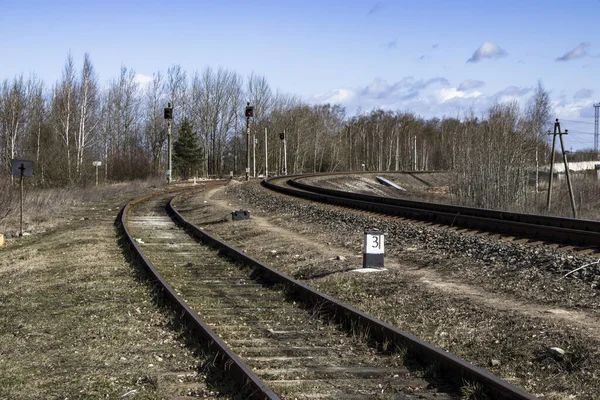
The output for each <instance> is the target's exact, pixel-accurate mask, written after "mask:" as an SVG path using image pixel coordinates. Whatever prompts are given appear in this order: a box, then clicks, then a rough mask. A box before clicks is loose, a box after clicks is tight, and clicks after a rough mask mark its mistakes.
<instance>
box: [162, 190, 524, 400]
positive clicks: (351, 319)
mask: <svg viewBox="0 0 600 400" xmlns="http://www.w3.org/2000/svg"><path fill="white" fill-rule="evenodd" d="M167 212H168V213H169V214H170V215H171V217H172V218H173V219H174V220H175V221H176V222H177V223H178V224H179V225H180V226H182V227H184V228H185V229H186V230H187V231H188V232H190V233H191V234H192V235H193V236H195V237H196V238H198V239H199V240H201V241H202V242H204V243H205V244H207V245H208V246H210V247H212V248H214V249H217V250H218V251H219V252H220V253H222V254H224V255H225V256H227V257H229V258H230V259H232V260H233V261H237V262H239V263H241V264H243V265H245V266H248V267H250V268H252V269H253V270H254V271H255V273H258V274H259V275H260V276H261V278H262V279H264V280H265V281H267V282H270V283H273V284H282V285H284V287H286V289H287V291H288V293H289V294H290V295H292V296H294V298H296V299H298V300H299V301H301V302H303V303H304V304H305V305H307V306H312V307H315V308H318V309H319V313H320V314H321V315H323V316H326V317H328V318H331V319H332V320H335V321H337V322H338V323H341V324H342V325H343V326H346V327H348V328H359V329H360V330H361V331H362V332H364V333H365V334H366V335H368V337H370V338H371V339H373V340H375V341H376V342H378V343H389V344H392V345H397V346H400V347H403V348H406V349H407V351H408V353H409V354H410V355H411V356H413V357H414V358H415V359H417V360H419V361H420V362H422V363H425V364H426V363H435V364H436V365H438V366H439V367H440V370H441V371H442V373H443V374H444V375H446V376H447V377H449V378H450V379H451V380H452V381H453V382H454V383H455V384H456V385H457V387H459V388H460V387H461V386H463V385H464V384H465V383H466V382H470V383H479V384H481V385H482V386H483V388H484V390H485V392H486V394H487V395H488V398H490V399H498V400H517V399H520V400H525V399H527V400H533V399H536V397H534V396H532V395H530V394H528V393H526V392H525V391H523V390H522V389H520V388H517V387H516V386H513V385H511V384H509V383H508V382H506V381H504V380H502V379H500V378H498V377H497V376H495V375H492V374H490V373H489V372H487V371H485V370H483V369H481V368H479V367H476V366H474V365H472V364H470V363H468V362H466V361H465V360H463V359H461V358H459V357H457V356H455V355H453V354H450V353H447V352H446V351H444V350H442V349H440V348H438V347H435V346H433V345H432V344H430V343H427V342H425V341H423V340H421V339H419V338H417V337H416V336H413V335H411V334H410V333H407V332H404V331H402V330H400V329H398V328H395V327H393V326H391V325H389V324H387V323H385V322H383V321H381V320H378V319H376V318H373V317H371V316H370V315H367V314H365V313H363V312H362V311H359V310H357V309H355V308H353V307H351V306H349V305H346V304H344V303H342V302H340V301H339V300H336V299H335V298H333V297H331V296H328V295H326V294H323V293H321V292H319V291H317V290H315V289H313V288H311V287H310V286H307V285H305V284H303V283H301V282H299V281H296V280H295V279H292V278H290V277H288V276H287V275H284V274H282V273H281V272H279V271H277V270H275V269H273V268H271V267H270V266H268V265H267V264H265V263H263V262H261V261H259V260H257V259H255V258H253V257H251V256H249V255H248V254H246V253H244V252H243V251H241V250H239V249H237V248H235V247H233V246H230V245H229V244H227V243H226V242H224V241H222V240H220V239H218V238H216V237H214V236H212V235H211V234H209V233H208V232H206V231H204V230H203V229H201V228H199V227H197V226H196V225H194V224H192V223H191V222H189V221H188V220H186V219H185V218H184V217H183V216H182V215H181V214H179V213H178V212H177V210H176V209H175V207H174V206H173V200H171V201H170V202H169V204H168V205H167Z"/></svg>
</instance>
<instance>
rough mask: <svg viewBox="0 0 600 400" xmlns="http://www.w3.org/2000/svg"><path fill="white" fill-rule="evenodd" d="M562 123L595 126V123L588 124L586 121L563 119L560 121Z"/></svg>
mask: <svg viewBox="0 0 600 400" xmlns="http://www.w3.org/2000/svg"><path fill="white" fill-rule="evenodd" d="M560 122H573V123H576V124H586V125H594V123H593V122H586V121H572V120H570V119H562V118H561V119H560Z"/></svg>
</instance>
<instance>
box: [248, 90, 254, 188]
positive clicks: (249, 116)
mask: <svg viewBox="0 0 600 400" xmlns="http://www.w3.org/2000/svg"><path fill="white" fill-rule="evenodd" d="M253 116H254V107H252V106H251V105H250V102H247V103H246V182H248V181H249V180H250V118H252V117H253Z"/></svg>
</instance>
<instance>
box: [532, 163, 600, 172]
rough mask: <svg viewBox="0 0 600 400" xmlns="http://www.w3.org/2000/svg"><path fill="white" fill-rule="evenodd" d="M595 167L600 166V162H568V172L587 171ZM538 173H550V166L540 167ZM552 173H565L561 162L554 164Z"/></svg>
mask: <svg viewBox="0 0 600 400" xmlns="http://www.w3.org/2000/svg"><path fill="white" fill-rule="evenodd" d="M596 165H598V166H600V161H578V162H569V171H575V172H578V171H587V170H594V169H596ZM540 171H544V172H550V165H544V166H542V167H540ZM554 172H557V173H559V174H561V173H562V174H564V173H565V164H564V163H562V162H559V163H554Z"/></svg>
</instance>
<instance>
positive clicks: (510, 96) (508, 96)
mask: <svg viewBox="0 0 600 400" xmlns="http://www.w3.org/2000/svg"><path fill="white" fill-rule="evenodd" d="M531 90H532V89H531V88H521V87H517V86H509V87H507V88H505V89H502V90H501V91H499V92H497V93H495V94H494V95H492V96H491V98H492V99H494V100H497V101H500V102H505V101H515V100H516V101H519V100H521V99H522V98H523V96H525V95H526V94H528V93H529V92H531Z"/></svg>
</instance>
